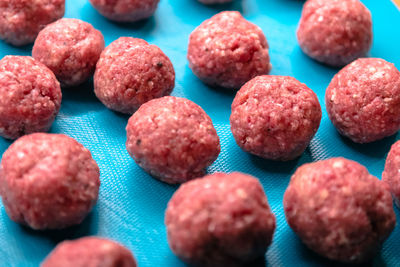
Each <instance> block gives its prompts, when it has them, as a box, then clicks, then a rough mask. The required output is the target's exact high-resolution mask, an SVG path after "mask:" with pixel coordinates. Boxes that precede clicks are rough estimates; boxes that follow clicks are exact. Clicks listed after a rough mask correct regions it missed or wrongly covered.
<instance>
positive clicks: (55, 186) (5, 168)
mask: <svg viewBox="0 0 400 267" xmlns="http://www.w3.org/2000/svg"><path fill="white" fill-rule="evenodd" d="M99 175H100V174H99V167H98V166H97V164H96V162H95V161H94V160H93V158H92V156H91V154H90V152H89V150H87V149H86V148H85V147H84V146H82V145H81V144H80V143H78V142H77V141H75V140H74V139H72V138H70V137H68V136H66V135H63V134H46V133H35V134H30V135H26V136H23V137H21V138H19V139H18V140H17V141H15V142H14V143H13V144H12V145H11V146H10V147H9V148H8V149H7V150H6V152H4V155H3V159H2V161H1V168H0V194H1V196H2V198H3V204H4V207H5V208H6V211H7V214H8V216H10V218H11V220H13V221H15V222H17V223H21V224H24V225H27V226H29V227H31V228H33V229H38V230H44V229H61V228H65V227H68V226H72V225H75V224H79V223H81V222H82V220H83V219H84V218H85V217H86V215H87V214H88V213H89V212H90V210H91V209H92V207H93V206H94V204H95V203H96V201H97V197H98V193H99V186H100V180H99Z"/></svg>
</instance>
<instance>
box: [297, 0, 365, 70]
mask: <svg viewBox="0 0 400 267" xmlns="http://www.w3.org/2000/svg"><path fill="white" fill-rule="evenodd" d="M297 39H298V41H299V44H300V47H301V49H302V50H303V52H304V53H306V54H307V55H308V56H310V57H311V58H313V59H315V60H317V61H320V62H322V63H325V64H327V65H331V66H338V67H339V66H344V65H346V64H348V63H350V62H352V61H353V60H355V59H356V58H359V57H362V56H364V55H365V54H366V53H367V52H368V51H369V49H370V47H371V44H372V19H371V13H370V12H369V10H368V9H367V8H366V7H365V6H364V5H363V4H362V3H361V2H360V1H359V0H309V1H307V2H306V3H305V4H304V8H303V13H302V15H301V19H300V24H299V28H298V30H297Z"/></svg>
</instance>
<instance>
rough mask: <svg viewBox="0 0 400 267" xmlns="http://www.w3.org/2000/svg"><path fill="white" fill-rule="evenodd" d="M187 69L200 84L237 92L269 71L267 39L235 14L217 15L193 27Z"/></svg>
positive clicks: (259, 30) (258, 30)
mask: <svg viewBox="0 0 400 267" xmlns="http://www.w3.org/2000/svg"><path fill="white" fill-rule="evenodd" d="M188 59H189V66H190V68H191V69H192V71H193V73H194V74H195V75H196V76H197V77H199V78H200V79H201V80H202V81H203V82H205V83H207V84H209V85H212V86H221V87H226V88H234V89H239V88H240V87H241V86H242V85H243V84H244V83H246V82H247V81H249V80H250V79H252V78H254V77H255V76H258V75H262V74H267V73H268V72H269V71H270V69H271V64H270V62H269V55H268V43H267V39H265V36H264V34H263V32H262V31H261V29H260V28H259V27H258V26H256V25H254V24H253V23H251V22H249V21H247V20H245V19H244V18H243V17H242V15H240V13H239V12H236V11H225V12H221V13H219V14H217V15H215V16H213V17H212V18H211V19H208V20H206V21H204V22H203V23H202V24H201V25H200V26H199V27H197V28H196V29H195V30H194V31H193V32H192V34H191V35H190V38H189V50H188Z"/></svg>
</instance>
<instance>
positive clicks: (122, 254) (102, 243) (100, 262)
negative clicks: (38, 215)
mask: <svg viewBox="0 0 400 267" xmlns="http://www.w3.org/2000/svg"><path fill="white" fill-rule="evenodd" d="M72 266H73V267H136V266H137V265H136V261H135V259H134V257H133V255H132V252H130V251H129V250H128V249H127V248H126V247H124V246H122V245H120V244H118V243H117V242H114V241H111V240H108V239H104V238H99V237H93V236H92V237H83V238H79V239H76V240H72V241H64V242H62V243H60V244H58V245H57V246H56V248H55V249H54V250H53V251H52V252H51V253H50V255H48V256H47V258H46V259H45V260H44V262H43V263H42V264H41V267H72Z"/></svg>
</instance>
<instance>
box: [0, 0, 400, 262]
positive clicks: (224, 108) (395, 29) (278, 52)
mask: <svg viewBox="0 0 400 267" xmlns="http://www.w3.org/2000/svg"><path fill="white" fill-rule="evenodd" d="M66 2H67V7H66V14H65V17H71V18H79V19H82V20H84V21H87V22H90V23H91V24H93V26H94V27H95V28H97V29H99V30H101V31H102V32H103V34H104V36H105V40H106V44H109V43H111V42H112V41H113V40H115V39H117V38H118V37H120V36H134V37H138V38H143V39H145V40H147V41H148V42H150V43H153V44H156V45H158V46H159V47H160V48H161V49H162V50H163V51H164V52H165V53H166V54H167V55H168V56H169V57H170V59H171V61H172V62H173V64H174V67H175V71H176V87H175V90H174V92H173V95H175V96H181V97H186V98H188V99H190V100H192V101H194V102H196V103H197V104H199V105H200V106H201V107H202V108H203V109H204V110H205V111H206V112H207V113H208V114H209V115H210V116H211V118H212V120H213V122H214V125H215V127H216V129H217V131H218V134H219V136H220V139H221V146H222V151H221V154H220V155H219V157H218V159H217V161H216V162H215V163H214V164H213V165H212V166H211V167H210V168H209V169H208V171H209V172H211V173H212V172H215V171H222V172H232V171H241V172H244V173H249V174H251V175H253V176H256V177H258V178H259V179H260V181H261V183H262V184H263V186H264V189H265V191H266V194H267V196H268V199H269V203H270V205H271V208H272V210H273V212H274V213H275V214H276V218H277V230H276V232H275V236H274V240H273V244H272V245H271V247H270V248H269V250H268V252H267V254H266V257H265V259H266V263H265V266H295V265H296V266H327V265H328V266H333V265H335V263H333V262H330V261H328V260H325V259H323V258H321V257H319V256H317V255H316V254H314V253H313V252H311V251H309V250H308V249H307V248H306V247H305V246H304V245H302V244H301V242H300V240H299V239H298V238H297V237H296V235H295V234H294V233H293V232H292V230H291V229H290V228H289V226H288V225H287V224H286V221H285V216H284V212H283V206H282V198H283V194H284V191H285V189H286V187H287V185H288V182H289V180H290V176H291V174H293V172H294V171H295V170H296V168H297V167H298V166H300V165H302V164H304V163H306V162H311V161H316V160H321V159H326V158H330V157H337V156H344V157H346V158H349V159H352V160H355V161H358V162H360V163H361V164H363V165H365V166H366V167H367V168H368V170H369V171H370V172H371V173H372V174H373V175H375V176H377V177H379V178H380V177H381V173H382V171H383V168H384V163H385V158H386V154H387V152H388V151H389V149H390V146H391V145H392V144H393V143H394V142H395V141H396V140H397V139H398V138H399V135H397V136H393V137H389V138H386V139H384V140H382V141H378V142H375V143H372V144H364V145H358V144H355V143H352V142H351V141H349V140H347V139H345V138H342V137H340V136H339V135H338V133H337V132H336V130H335V128H334V127H333V126H332V124H331V122H330V121H329V119H328V116H327V113H326V110H325V104H324V93H325V89H326V87H327V85H328V84H329V82H330V80H331V78H332V76H333V75H334V74H335V73H336V72H337V71H338V69H334V68H329V67H326V66H324V65H321V64H319V63H317V62H315V61H313V60H311V59H310V58H308V57H307V56H305V55H304V54H303V53H302V52H301V50H300V48H299V46H298V44H297V41H296V35H295V32H296V28H297V23H298V20H299V18H300V14H301V9H302V5H303V3H304V1H300V0H235V1H234V3H232V4H226V5H221V6H213V7H210V6H204V5H202V4H200V3H198V2H197V1H195V0H161V3H160V5H159V8H158V10H157V12H156V13H155V15H154V16H153V17H152V18H150V19H148V20H146V21H143V22H139V23H137V24H135V25H119V24H115V23H112V22H110V21H108V20H106V19H104V18H103V17H101V16H100V15H99V14H98V13H97V12H96V10H95V9H93V8H92V6H91V5H90V4H89V2H88V1H87V0H67V1H66ZM362 2H363V3H364V4H365V5H366V6H367V7H368V8H369V9H370V10H371V12H372V16H373V31H374V43H373V47H372V49H371V51H370V54H369V56H371V57H380V58H384V59H386V60H387V61H390V62H393V63H394V64H395V65H397V67H398V68H399V67H400V56H399V52H398V48H399V45H400V13H399V11H398V10H397V8H396V7H395V6H394V5H393V3H392V2H390V1H389V0H379V1H377V0H364V1H362ZM222 10H238V11H240V12H241V13H242V14H243V15H244V17H245V18H246V19H248V20H250V21H252V22H253V23H255V24H257V25H259V26H260V27H261V28H262V30H263V31H264V33H265V34H266V36H267V39H268V42H269V44H270V55H271V61H272V65H273V68H272V72H271V74H274V75H290V76H294V77H295V78H297V79H298V80H300V81H301V82H304V83H305V84H307V85H308V86H309V87H310V88H311V89H313V90H314V91H315V92H316V93H317V95H318V98H319V101H320V103H321V106H322V109H323V116H322V122H321V126H320V129H319V131H318V133H317V134H316V136H315V138H314V139H313V140H312V142H311V144H310V146H309V148H307V150H306V151H305V153H304V154H303V155H302V156H301V157H300V158H299V159H297V160H294V161H290V162H286V163H279V162H272V161H268V160H263V159H260V158H257V157H254V156H251V155H249V154H246V153H245V152H243V151H241V150H240V149H239V147H238V146H237V145H236V143H235V141H234V139H233V137H232V134H231V132H230V129H229V127H230V126H229V116H230V105H231V102H232V100H233V98H234V96H235V92H228V91H221V90H217V89H212V88H209V87H207V86H205V85H204V84H202V83H201V82H200V81H199V80H198V79H197V78H196V77H195V76H194V75H193V73H192V72H191V70H190V69H189V67H188V62H187V60H186V51H187V42H188V36H189V34H190V32H191V31H193V29H194V28H195V27H196V26H198V25H199V24H200V23H201V22H202V21H204V20H205V19H207V18H209V17H211V16H212V15H214V14H216V13H218V12H220V11H222ZM30 49H31V47H29V46H28V47H23V48H15V47H12V46H9V45H7V44H5V43H3V42H0V56H1V57H3V56H5V55H8V54H13V55H30V52H31V50H30ZM127 120H128V116H126V115H121V114H118V113H115V112H112V111H110V110H108V109H107V108H105V107H104V106H103V105H102V104H101V103H100V102H99V101H98V100H97V98H96V97H95V95H94V93H93V86H92V83H90V82H88V83H86V84H85V85H83V86H80V87H79V88H73V89H67V90H63V102H62V106H61V111H60V113H59V115H58V117H57V119H56V121H55V123H54V124H53V126H52V128H51V132H53V133H64V134H67V135H69V136H72V137H74V138H76V139H77V140H78V141H79V142H81V143H82V144H84V145H85V146H86V147H87V148H89V149H90V151H91V152H92V154H93V157H94V159H95V160H96V161H97V163H98V164H99V166H100V169H101V183H102V184H101V190H100V196H99V201H98V203H97V205H96V207H95V208H94V210H93V212H92V213H91V214H90V215H89V216H88V217H87V219H86V220H85V221H84V222H83V223H82V224H81V225H79V226H76V227H72V228H70V229H66V230H63V231H47V232H39V231H33V230H30V229H27V228H25V227H21V226H19V225H18V224H16V223H14V222H12V221H11V220H10V219H9V218H8V216H7V214H6V212H5V210H4V207H3V206H2V204H0V265H1V266H38V264H39V263H40V262H41V261H42V260H43V259H44V258H45V256H46V255H47V254H48V253H49V252H50V251H51V250H52V249H53V248H54V246H55V245H56V244H57V243H59V242H61V241H62V240H65V239H74V238H78V237H82V236H87V235H98V236H103V237H108V238H111V239H114V240H117V241H119V242H121V243H122V244H124V245H125V246H127V247H128V248H129V249H131V250H132V251H133V253H134V254H135V256H136V258H137V261H138V263H139V266H141V267H145V266H152V267H153V266H166V267H172V266H173V267H180V266H186V265H185V264H183V263H182V262H181V261H180V260H179V259H177V258H176V257H175V256H174V255H173V254H172V252H171V251H170V249H169V247H168V244H167V238H166V231H165V226H164V223H163V221H164V211H165V208H166V205H167V203H168V200H169V199H170V197H171V196H172V194H173V193H174V191H175V190H176V189H177V187H176V186H170V185H167V184H164V183H162V182H159V181H157V180H155V179H153V178H151V177H150V176H149V175H148V174H147V173H145V172H144V171H143V170H141V169H140V168H139V167H138V166H137V165H136V164H135V163H134V161H133V160H132V159H131V158H130V157H129V155H128V153H127V151H126V149H125V139H126V134H125V126H126V123H127ZM10 144H11V141H7V140H4V139H0V152H1V153H3V152H4V151H5V149H7V147H8V146H9V145H10ZM396 213H397V215H400V214H399V212H398V210H397V209H396ZM398 218H400V217H398ZM373 264H374V265H375V266H400V227H399V226H398V227H396V229H395V230H394V231H393V233H392V235H391V236H390V238H389V239H388V240H387V241H386V242H385V244H384V245H383V248H382V250H381V252H380V253H379V254H378V255H377V256H376V258H375V259H374V262H373Z"/></svg>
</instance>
